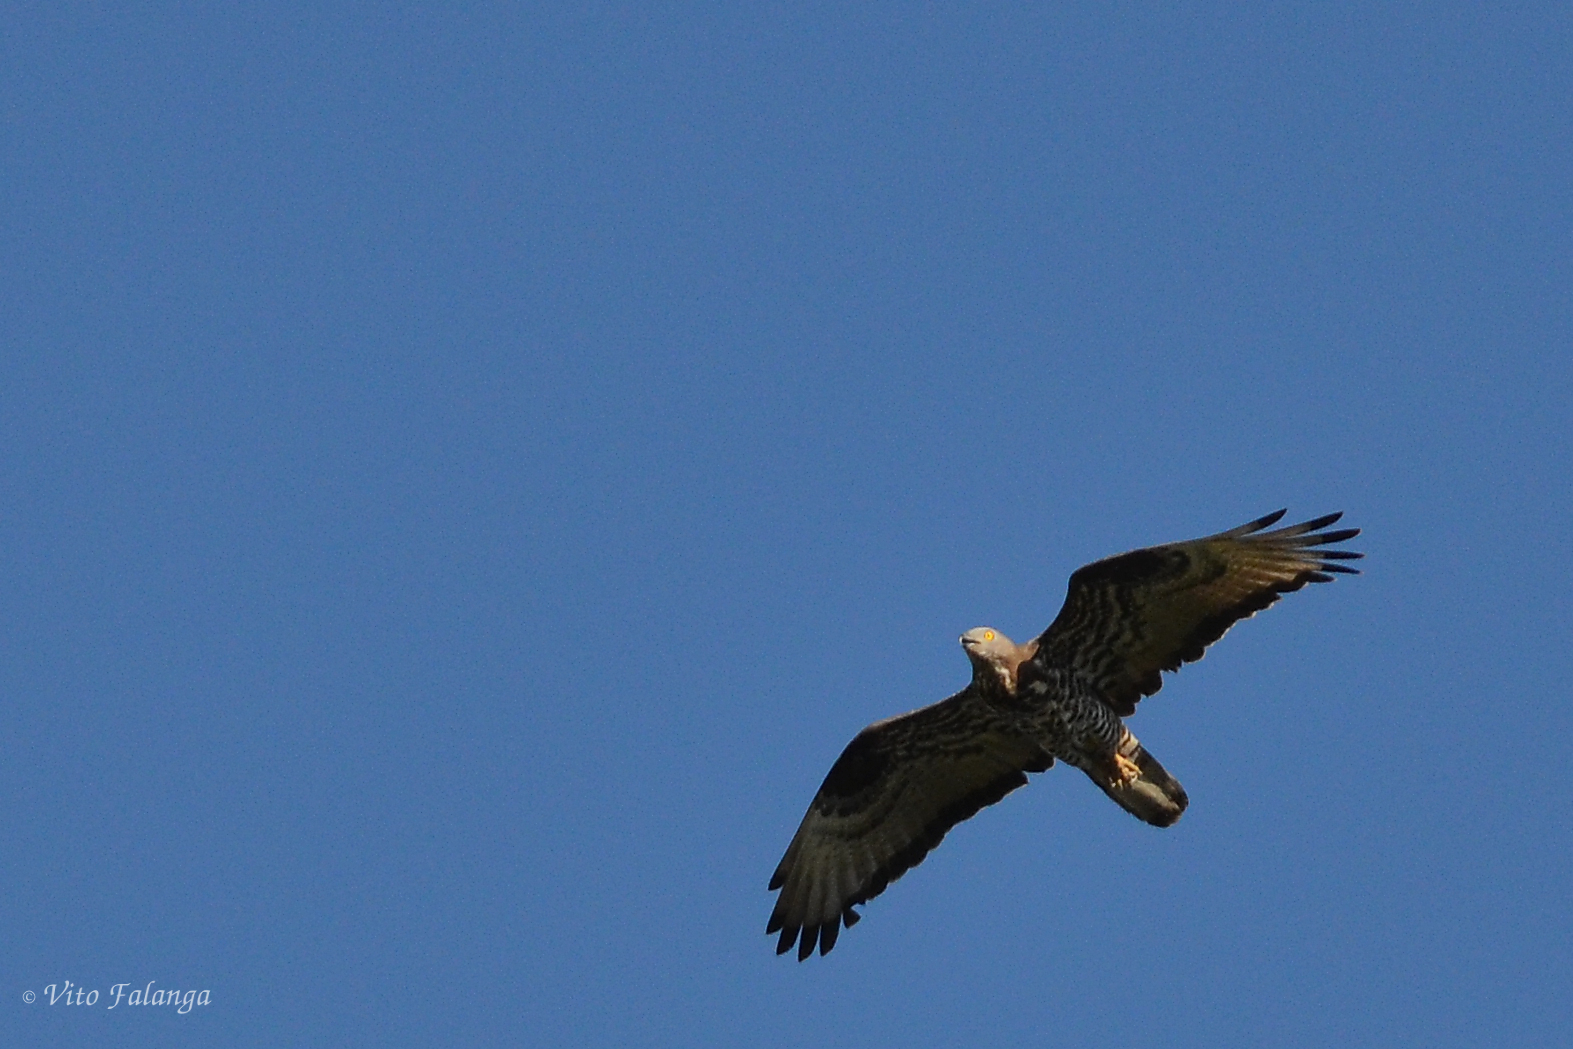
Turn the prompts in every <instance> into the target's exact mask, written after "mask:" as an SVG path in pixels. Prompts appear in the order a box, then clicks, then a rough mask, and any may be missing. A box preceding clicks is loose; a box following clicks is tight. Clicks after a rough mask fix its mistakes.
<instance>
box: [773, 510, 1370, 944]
mask: <svg viewBox="0 0 1573 1049" xmlns="http://www.w3.org/2000/svg"><path fill="white" fill-rule="evenodd" d="M1283 515H1284V511H1282V510H1279V511H1278V512H1277V513H1273V514H1268V515H1267V516H1266V517H1263V518H1260V519H1258V520H1255V521H1252V522H1250V523H1249V524H1244V525H1241V526H1240V527H1238V528H1233V529H1230V530H1229V531H1227V532H1220V533H1219V534H1218V535H1213V536H1208V537H1207V538H1205V539H1193V540H1191V541H1190V542H1184V543H1169V544H1167V545H1165V546H1153V547H1147V548H1146V549H1143V550H1133V551H1131V552H1130V553H1127V554H1120V555H1118V556H1116V557H1109V558H1105V559H1104V560H1102V561H1094V562H1093V563H1092V564H1090V565H1086V566H1084V567H1082V568H1080V569H1077V571H1076V572H1075V573H1074V574H1072V575H1071V578H1070V588H1069V591H1068V593H1067V594H1066V596H1065V605H1064V607H1063V608H1061V609H1060V614H1059V615H1058V616H1056V617H1055V619H1054V622H1053V623H1051V624H1050V625H1049V628H1048V629H1047V630H1045V631H1044V632H1043V633H1042V634H1040V635H1039V636H1038V637H1037V638H1035V639H1034V640H1032V641H1028V642H1027V643H1026V644H1024V645H1018V644H1016V643H1015V642H1013V641H1011V639H1010V638H1008V637H1006V636H1005V635H1004V634H1001V633H1000V632H999V631H997V630H994V629H992V628H990V627H978V628H976V629H974V630H969V631H967V632H966V633H965V634H962V635H961V647H962V648H963V649H964V650H965V651H966V653H967V658H968V659H969V660H971V661H972V682H971V683H970V684H969V685H967V687H966V688H964V689H962V690H961V691H960V692H958V693H956V694H955V695H954V696H951V697H950V698H949V699H947V700H944V701H942V702H939V703H935V704H934V705H933V706H928V707H924V708H922V709H921V710H914V711H912V712H911V713H909V714H902V715H900V716H898V717H893V718H887V719H886V720H884V721H876V722H875V723H874V724H872V725H870V726H869V727H868V728H866V729H864V730H863V731H862V732H859V733H858V734H857V737H856V738H854V739H853V740H852V742H851V743H849V744H847V748H846V750H844V751H842V752H841V756H840V757H839V758H837V759H836V763H835V764H834V765H832V766H831V767H830V774H829V775H827V776H826V777H825V782H824V783H823V784H821V785H820V788H819V793H818V794H816V795H814V800H813V802H812V803H811V804H810V805H809V807H808V813H807V815H805V816H804V817H803V822H802V824H801V825H799V827H798V829H797V833H796V834H795V835H793V837H792V843H791V844H790V845H788V846H787V850H786V855H785V856H783V857H781V863H780V865H779V866H777V867H776V872H775V874H774V875H773V876H772V877H771V879H770V889H771V890H772V891H774V890H777V889H779V890H780V893H781V894H780V896H778V897H777V898H776V905H775V910H774V911H773V912H772V913H771V915H770V923H769V925H768V926H767V927H766V929H765V931H766V933H768V934H774V933H777V932H779V933H780V934H781V938H780V940H779V941H778V942H777V944H776V953H777V954H783V953H785V952H786V951H789V950H791V949H792V945H793V944H794V943H796V944H797V956H798V960H799V961H801V960H803V959H805V958H807V957H808V956H809V955H810V954H812V953H814V948H815V946H816V945H817V946H818V947H819V953H820V954H824V953H825V952H827V951H829V950H830V949H831V948H832V947H834V946H835V945H836V937H837V936H838V935H839V933H840V930H841V926H842V925H843V924H844V925H846V927H847V928H851V927H852V926H853V924H855V923H856V922H857V921H858V919H859V918H860V917H861V915H859V914H858V912H856V911H854V910H853V909H852V908H853V906H854V905H855V904H860V903H865V902H867V901H868V900H871V899H873V898H874V897H875V896H878V895H879V894H880V893H881V892H883V891H884V890H885V886H887V885H889V884H890V883H891V882H892V881H894V880H895V879H897V878H899V877H901V875H902V874H903V873H904V872H905V871H907V870H908V869H909V868H911V867H913V866H914V865H916V864H918V863H920V862H922V860H923V857H924V856H926V855H928V853H929V850H930V849H932V848H934V846H936V845H938V844H939V843H940V839H942V838H943V837H944V836H945V833H946V832H947V831H949V830H950V828H951V827H954V826H955V825H956V824H957V823H960V822H961V821H962V820H964V819H967V818H968V817H970V816H972V815H973V814H974V813H975V812H977V811H978V810H979V809H981V808H983V807H984V806H985V805H992V804H994V803H995V802H996V801H999V800H1000V799H1001V798H1003V797H1004V796H1005V795H1007V794H1009V793H1010V792H1011V791H1013V790H1015V789H1016V788H1017V787H1024V786H1026V784H1027V773H1029V772H1043V771H1044V770H1046V769H1047V768H1048V767H1049V766H1050V765H1052V764H1054V761H1055V759H1056V758H1058V759H1059V760H1060V761H1063V762H1066V763H1067V764H1070V765H1074V766H1076V767H1077V768H1079V769H1081V770H1082V771H1083V772H1085V773H1086V774H1087V777H1088V778H1089V779H1091V780H1092V781H1093V782H1094V783H1096V784H1097V785H1098V787H1099V788H1100V789H1101V790H1102V791H1103V792H1104V793H1105V794H1107V795H1108V796H1109V797H1110V798H1111V799H1113V800H1114V802H1115V803H1116V804H1117V805H1119V806H1120V807H1121V808H1123V809H1124V810H1125V811H1126V812H1129V813H1130V814H1131V815H1133V816H1135V817H1137V818H1138V819H1141V820H1145V821H1146V822H1148V823H1150V824H1152V825H1153V826H1155V827H1167V826H1169V825H1171V824H1172V823H1174V821H1175V820H1177V819H1179V818H1180V814H1181V813H1183V812H1184V811H1185V806H1186V802H1187V798H1186V796H1185V790H1184V788H1182V787H1181V786H1180V784H1179V782H1178V781H1177V780H1176V779H1175V778H1174V777H1173V776H1171V775H1169V773H1168V772H1167V771H1165V770H1164V767H1163V766H1162V765H1160V764H1158V761H1157V759H1156V758H1154V757H1153V756H1152V755H1151V754H1149V753H1147V750H1146V748H1144V747H1143V746H1142V745H1141V744H1140V743H1139V742H1137V740H1136V737H1135V736H1133V735H1131V732H1130V730H1129V729H1128V728H1126V727H1125V723H1124V721H1123V720H1121V719H1122V718H1125V717H1128V716H1129V715H1131V714H1133V713H1135V711H1136V704H1137V703H1138V702H1139V701H1140V700H1141V699H1142V697H1144V696H1150V695H1152V694H1153V693H1154V692H1157V691H1158V689H1160V688H1161V687H1163V680H1162V677H1161V674H1160V672H1161V671H1165V670H1170V671H1173V670H1178V669H1179V668H1180V664H1182V663H1190V662H1194V661H1195V660H1198V659H1200V658H1202V652H1203V650H1205V649H1206V648H1207V646H1208V645H1210V644H1212V643H1213V642H1214V641H1217V640H1218V639H1219V638H1220V637H1222V636H1223V635H1224V632H1225V631H1227V630H1228V629H1229V628H1230V627H1231V626H1233V625H1234V624H1235V623H1236V622H1237V621H1239V620H1241V619H1244V618H1246V617H1247V616H1251V615H1254V614H1256V613H1257V612H1260V611H1261V610H1262V609H1264V608H1266V607H1267V606H1268V605H1270V604H1272V603H1273V602H1274V601H1277V600H1278V595H1280V594H1285V593H1288V592H1289V591H1291V590H1298V589H1300V588H1301V587H1303V586H1304V585H1305V584H1307V583H1326V582H1329V581H1331V579H1332V575H1331V574H1329V573H1335V572H1343V573H1349V574H1351V575H1353V574H1357V573H1356V572H1355V570H1354V569H1352V568H1349V567H1347V566H1345V565H1342V564H1339V563H1337V562H1340V561H1346V560H1350V559H1353V558H1357V557H1360V556H1361V555H1360V554H1357V553H1354V552H1352V551H1348V550H1326V549H1322V548H1323V547H1325V546H1327V545H1328V544H1330V543H1339V542H1342V541H1344V540H1346V539H1350V538H1353V537H1354V536H1356V535H1358V534H1359V532H1360V530H1359V529H1358V528H1340V529H1337V530H1332V531H1328V530H1326V529H1327V528H1328V526H1329V525H1331V524H1333V523H1334V522H1335V521H1337V520H1338V519H1339V517H1341V516H1342V515H1341V514H1328V515H1327V516H1326V517H1318V518H1316V519H1314V520H1311V521H1306V522H1304V523H1303V524H1297V525H1290V526H1288V527H1285V528H1279V529H1276V530H1274V531H1270V532H1269V531H1265V529H1267V528H1269V527H1270V526H1272V525H1274V524H1276V523H1277V522H1278V519H1279V518H1281V517H1283Z"/></svg>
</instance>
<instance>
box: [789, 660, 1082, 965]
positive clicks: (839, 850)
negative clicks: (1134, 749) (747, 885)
mask: <svg viewBox="0 0 1573 1049" xmlns="http://www.w3.org/2000/svg"><path fill="white" fill-rule="evenodd" d="M1052 763H1053V759H1052V758H1050V757H1049V756H1048V755H1047V754H1045V753H1044V752H1043V751H1042V750H1041V749H1040V748H1039V747H1038V745H1037V744H1036V743H1034V742H1032V741H1031V740H1028V739H1024V738H1022V737H1020V736H1017V735H1015V734H1013V733H1011V732H1010V731H1009V730H1008V728H1007V726H1006V723H1005V722H1004V721H1003V719H1001V718H1000V717H998V715H996V714H995V713H994V712H993V710H992V709H991V708H990V707H989V706H988V704H987V703H986V702H985V701H984V700H983V699H981V698H980V697H978V696H977V695H976V693H974V692H973V691H972V689H971V688H970V687H969V688H968V689H966V690H964V691H962V692H959V693H957V694H956V695H954V696H952V697H950V698H949V699H947V700H945V701H943V702H941V703H936V704H934V705H933V706H929V707H924V708H923V709H921V710H915V711H913V712H911V713H910V714H902V715H901V716H899V717H894V718H890V719H888V720H885V721H878V722H875V723H874V724H872V725H870V726H869V727H868V728H866V729H864V730H863V731H862V732H860V733H858V735H857V737H856V738H855V739H853V740H852V742H851V743H849V744H848V745H847V748H846V750H844V751H842V753H841V757H839V758H837V759H836V763H835V764H834V765H833V766H831V769H830V774H829V775H827V776H826V777H825V782H824V783H823V784H822V785H821V786H820V788H819V793H818V794H816V795H814V801H813V803H812V804H810V805H809V807H808V814H807V815H805V816H804V817H803V822H802V824H801V825H800V826H799V827H798V829H797V834H796V835H794V836H793V838H792V844H791V845H789V846H787V851H786V855H785V856H783V857H782V858H781V863H780V865H779V866H777V867H776V872H775V874H774V876H772V877H771V879H770V888H771V890H776V889H780V890H781V895H780V896H779V897H778V898H777V899H776V906H775V910H774V911H773V912H772V913H771V915H770V924H769V926H768V927H767V928H766V929H765V932H766V933H775V932H778V931H779V932H780V933H781V939H780V941H779V942H778V943H777V945H776V953H777V954H782V953H785V952H786V951H788V950H790V949H791V948H792V944H793V942H794V941H796V942H797V944H798V952H797V956H798V960H799V961H801V960H803V959H804V958H807V957H808V956H809V955H810V954H812V953H813V952H814V946H815V943H816V942H817V943H818V945H819V953H820V954H824V953H825V952H826V951H829V950H830V948H832V947H834V946H835V943H836V937H837V935H838V934H839V932H840V929H841V925H842V923H845V924H846V926H847V927H848V928H851V927H852V925H853V924H854V923H855V922H856V921H857V920H858V917H859V915H858V914H857V912H856V911H854V910H853V909H852V906H853V905H854V904H858V903H863V902H865V901H867V900H871V899H873V898H874V897H875V896H878V895H879V894H880V893H881V892H883V891H884V889H885V886H886V885H888V884H890V882H892V881H894V880H896V879H897V878H899V877H901V875H902V874H903V873H904V872H905V871H907V870H908V869H909V868H911V867H913V866H915V865H917V864H918V863H920V862H921V861H922V860H923V857H924V856H927V855H928V853H929V850H931V849H933V848H934V846H936V845H938V844H939V843H940V840H941V839H942V838H944V836H945V833H946V832H947V831H949V830H950V828H951V827H954V826H955V825H956V824H957V823H960V822H961V821H962V820H964V819H966V818H968V817H969V816H971V815H972V814H973V813H975V812H977V811H978V810H979V809H981V808H983V807H984V806H985V805H992V804H994V803H995V802H996V801H999V800H1000V799H1001V798H1003V797H1004V796H1005V795H1007V794H1009V793H1010V792H1011V791H1013V790H1015V789H1016V788H1017V787H1021V786H1025V785H1026V783H1027V776H1026V773H1028V772H1042V771H1043V770H1044V769H1046V768H1048V767H1049V765H1051V764H1052Z"/></svg>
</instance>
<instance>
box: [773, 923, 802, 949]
mask: <svg viewBox="0 0 1573 1049" xmlns="http://www.w3.org/2000/svg"><path fill="white" fill-rule="evenodd" d="M796 940H797V926H795V925H789V926H787V927H786V928H785V929H782V930H781V939H779V940H777V941H776V953H777V954H785V953H786V952H788V951H790V950H791V949H792V944H793V943H794V942H795V941H796Z"/></svg>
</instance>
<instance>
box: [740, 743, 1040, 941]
mask: <svg viewBox="0 0 1573 1049" xmlns="http://www.w3.org/2000/svg"><path fill="white" fill-rule="evenodd" d="M860 738H861V737H860ZM856 743H857V740H856V739H854V740H853V741H852V744H849V745H848V747H847V750H846V751H845V752H843V754H842V757H841V759H838V760H837V761H836V764H835V765H834V766H832V767H831V770H830V775H829V776H827V777H826V778H825V783H826V786H827V787H828V786H830V785H831V780H832V779H833V778H834V777H835V776H836V769H837V768H838V767H839V766H840V765H841V762H842V760H844V759H845V758H846V757H847V755H848V754H850V753H851V752H852V747H853V746H854V745H856ZM881 761H883V757H882V756H881ZM1053 764H1054V759H1053V758H1051V757H1049V756H1048V755H1044V756H1043V758H1042V759H1041V760H1040V761H1036V762H1034V763H1033V764H1032V765H1029V766H1028V767H1027V769H1026V771H1025V772H1010V773H1007V774H1006V775H1003V776H1000V777H999V778H997V779H995V780H994V781H993V782H991V783H989V784H987V785H986V786H983V787H979V788H978V789H977V790H975V791H973V792H972V793H971V794H968V795H967V796H966V797H964V798H961V799H959V800H957V801H956V802H954V803H953V804H951V805H949V806H947V807H946V808H944V809H942V810H941V811H940V813H939V814H938V815H937V816H935V818H934V819H933V820H931V821H930V822H929V824H928V826H927V827H925V828H924V829H923V833H922V834H921V835H919V836H918V837H917V838H915V839H914V840H913V841H912V842H911V844H909V845H908V846H907V847H906V848H904V849H902V850H901V851H900V852H898V853H896V854H895V855H894V856H892V857H891V858H890V859H889V860H888V861H886V863H885V864H884V866H882V867H881V868H879V870H877V871H875V872H874V875H873V877H872V878H870V879H869V882H868V884H867V885H864V886H862V887H861V888H859V889H858V891H857V892H856V893H855V894H854V895H853V896H851V897H850V898H848V900H847V901H846V903H845V904H843V905H842V908H841V915H840V918H839V919H836V918H832V919H831V920H830V921H829V922H826V923H825V924H823V925H806V926H802V927H801V928H800V927H799V926H796V925H788V924H786V923H785V919H784V918H782V916H781V901H780V899H779V898H778V899H777V901H776V908H775V910H774V911H772V912H771V914H770V921H769V923H768V924H767V925H766V926H765V935H767V936H769V935H772V934H774V933H776V932H778V931H779V932H780V933H781V938H780V940H779V941H777V943H776V953H777V954H785V953H786V952H787V951H790V950H791V949H792V944H793V943H794V942H795V943H797V960H798V961H800V962H801V961H804V960H805V959H807V958H808V957H809V955H811V954H813V953H814V946H815V944H816V943H817V944H818V946H819V953H820V954H822V955H823V954H826V953H828V952H829V951H830V949H831V948H832V947H834V946H835V945H836V938H837V937H838V936H839V935H840V934H841V926H843V925H845V926H846V927H847V928H848V929H850V928H852V926H854V925H856V924H857V923H858V920H859V919H860V918H861V917H862V915H860V914H858V913H857V912H856V911H854V910H853V909H852V908H853V906H855V905H857V904H861V903H867V902H868V901H869V900H872V899H873V898H874V897H876V896H878V895H879V894H880V893H882V892H884V891H885V889H886V887H887V886H889V885H890V883H891V882H893V881H895V880H896V879H897V878H900V877H901V876H902V875H903V874H905V873H906V872H907V871H909V870H911V869H912V868H913V867H916V866H917V865H918V864H919V863H922V862H923V858H924V857H925V856H927V855H928V854H929V853H930V852H932V851H933V850H934V847H935V846H937V845H938V844H939V843H940V842H941V841H943V840H944V839H945V835H946V834H948V833H949V832H950V829H951V828H952V827H954V826H955V825H956V824H958V823H961V822H962V821H964V820H967V819H971V818H972V817H973V816H975V815H976V814H977V813H978V812H979V810H981V809H984V808H987V807H988V806H990V805H993V804H994V803H995V802H997V801H999V800H1000V799H1002V798H1004V797H1005V795H1007V794H1009V793H1010V792H1011V791H1013V790H1016V789H1017V788H1018V787H1025V786H1026V785H1027V775H1026V773H1027V772H1043V771H1045V770H1047V769H1048V768H1049V767H1050V766H1051V765H1053ZM876 775H877V773H876ZM872 782H873V778H872V777H870V778H869V779H868V780H866V781H865V782H864V783H863V786H867V785H868V784H869V783H872ZM821 789H823V788H821ZM785 882H786V872H785V871H784V870H782V869H777V871H776V873H775V876H774V877H772V878H771V879H770V891H774V890H776V889H779V888H781V887H782V885H784V884H785ZM800 934H801V935H800Z"/></svg>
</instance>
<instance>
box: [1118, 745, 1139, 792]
mask: <svg viewBox="0 0 1573 1049" xmlns="http://www.w3.org/2000/svg"><path fill="white" fill-rule="evenodd" d="M1141 778H1142V770H1141V766H1140V765H1138V764H1136V762H1134V761H1132V760H1131V759H1130V758H1128V757H1126V756H1125V755H1124V754H1121V753H1120V752H1119V751H1115V752H1114V786H1115V787H1116V788H1120V787H1129V786H1130V785H1131V784H1132V783H1135V782H1136V781H1137V780H1139V779H1141Z"/></svg>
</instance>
